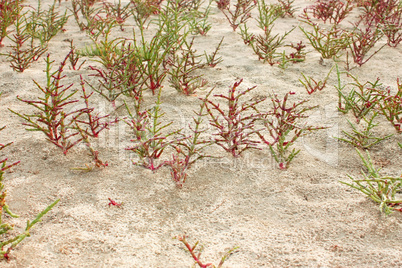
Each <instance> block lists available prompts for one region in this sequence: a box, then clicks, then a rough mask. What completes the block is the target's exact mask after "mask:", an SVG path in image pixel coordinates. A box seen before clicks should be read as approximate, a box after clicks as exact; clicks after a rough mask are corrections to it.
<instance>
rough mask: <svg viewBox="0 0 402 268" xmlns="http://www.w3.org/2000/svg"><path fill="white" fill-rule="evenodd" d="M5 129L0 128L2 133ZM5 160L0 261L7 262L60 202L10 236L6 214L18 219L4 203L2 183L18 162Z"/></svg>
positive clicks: (1, 165)
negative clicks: (5, 175) (8, 171)
mask: <svg viewBox="0 0 402 268" xmlns="http://www.w3.org/2000/svg"><path fill="white" fill-rule="evenodd" d="M4 128H5V127H4V126H3V127H0V131H2V130H3V129H4ZM11 144H12V142H10V143H7V144H0V151H1V150H3V149H4V148H6V147H8V146H9V145H11ZM7 160H8V159H7V158H5V159H1V160H0V259H6V260H8V259H9V257H10V252H11V251H12V250H13V249H15V247H17V245H18V244H19V243H21V242H22V241H23V240H24V239H25V238H27V237H29V236H30V230H31V228H32V227H33V226H34V225H35V224H36V223H38V222H39V221H40V220H41V218H42V217H43V216H44V215H45V214H46V213H48V212H49V211H50V210H51V209H52V208H53V207H54V206H55V205H56V204H57V203H58V202H59V201H60V200H59V199H57V200H56V201H54V202H53V203H52V204H50V205H49V206H48V207H47V208H45V209H44V210H43V211H42V212H41V213H39V214H38V215H37V216H36V218H35V219H34V220H33V221H29V220H28V221H27V225H26V227H25V230H24V231H23V232H22V233H20V234H18V235H11V234H10V233H9V232H10V231H11V230H13V229H14V226H13V225H12V224H9V223H7V222H6V221H5V219H6V218H7V217H5V215H6V214H7V215H8V216H10V217H13V218H18V217H19V216H18V215H16V214H14V213H13V212H11V210H10V208H9V206H8V203H7V201H6V197H7V191H6V190H5V185H4V183H3V179H4V174H5V172H6V171H7V170H10V169H11V168H12V167H14V166H16V165H18V164H19V163H20V161H18V162H14V163H12V164H8V163H7Z"/></svg>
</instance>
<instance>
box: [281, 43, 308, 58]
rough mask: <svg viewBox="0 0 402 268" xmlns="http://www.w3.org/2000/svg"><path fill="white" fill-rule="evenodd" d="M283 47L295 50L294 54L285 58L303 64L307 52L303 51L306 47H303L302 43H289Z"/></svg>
mask: <svg viewBox="0 0 402 268" xmlns="http://www.w3.org/2000/svg"><path fill="white" fill-rule="evenodd" d="M285 47H290V48H293V49H294V50H296V51H295V52H292V53H290V54H289V56H287V58H288V59H289V60H290V61H291V62H293V63H296V62H303V61H304V60H305V59H306V54H307V52H305V51H304V49H305V48H306V45H303V41H300V42H298V43H297V44H296V45H294V44H293V43H290V45H285Z"/></svg>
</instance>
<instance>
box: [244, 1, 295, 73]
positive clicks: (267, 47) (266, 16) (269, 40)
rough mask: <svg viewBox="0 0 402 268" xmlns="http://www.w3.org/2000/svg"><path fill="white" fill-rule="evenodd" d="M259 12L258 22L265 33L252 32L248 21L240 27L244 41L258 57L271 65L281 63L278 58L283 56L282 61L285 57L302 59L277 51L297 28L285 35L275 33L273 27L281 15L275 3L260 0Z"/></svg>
mask: <svg viewBox="0 0 402 268" xmlns="http://www.w3.org/2000/svg"><path fill="white" fill-rule="evenodd" d="M258 14H259V15H258V18H257V23H258V27H259V28H260V29H261V30H262V31H263V34H259V35H255V34H253V33H250V32H249V28H248V27H247V24H246V23H245V24H244V27H240V31H241V32H240V35H241V37H242V39H243V41H244V43H245V44H246V45H249V46H251V48H252V49H253V51H254V53H255V54H256V55H257V56H258V59H259V60H261V61H262V62H268V63H269V64H270V65H274V64H276V63H279V59H278V58H281V59H282V62H283V61H284V60H283V58H285V61H293V62H297V61H300V57H299V58H297V57H295V58H292V57H286V56H285V57H284V56H283V54H281V53H277V49H278V48H279V47H281V46H282V45H283V43H284V40H285V38H286V36H287V35H288V34H290V33H291V32H292V31H293V30H294V29H295V28H293V29H292V30H290V31H288V32H285V33H284V34H283V35H279V34H276V35H274V34H273V28H274V26H275V21H276V20H277V19H278V18H279V15H278V14H277V9H276V7H275V6H274V5H267V4H266V3H265V2H264V1H258ZM300 49H301V48H300ZM296 50H297V49H296Z"/></svg>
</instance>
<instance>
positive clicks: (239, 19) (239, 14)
mask: <svg viewBox="0 0 402 268" xmlns="http://www.w3.org/2000/svg"><path fill="white" fill-rule="evenodd" d="M216 3H217V5H218V8H219V9H220V10H221V11H222V13H223V15H225V17H226V19H227V20H228V21H229V23H230V26H231V27H232V29H233V31H236V29H237V27H239V25H241V24H243V23H245V22H246V21H247V20H248V19H249V18H251V14H250V12H251V10H253V9H254V8H255V1H254V0H236V4H234V7H231V5H230V1H229V0H217V1H216Z"/></svg>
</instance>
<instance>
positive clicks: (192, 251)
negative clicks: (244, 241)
mask: <svg viewBox="0 0 402 268" xmlns="http://www.w3.org/2000/svg"><path fill="white" fill-rule="evenodd" d="M175 238H176V239H177V240H179V241H180V242H182V243H183V244H184V245H185V246H186V248H187V250H188V251H189V252H190V254H191V257H193V259H194V261H195V264H197V265H198V266H199V267H200V268H207V267H211V268H221V267H222V265H223V263H224V262H225V261H226V260H227V258H229V256H230V255H231V254H232V253H234V252H235V251H236V250H237V249H238V248H239V247H234V248H232V249H230V250H229V251H228V252H226V253H225V255H223V257H222V259H221V261H220V262H219V264H218V266H215V265H213V264H212V263H206V264H204V263H203V262H202V261H201V260H200V257H201V252H202V247H201V249H200V250H199V253H198V254H197V253H196V248H197V246H198V243H199V242H198V241H197V242H196V243H195V244H194V246H190V244H189V243H188V242H187V240H186V236H185V235H183V236H178V237H175Z"/></svg>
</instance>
